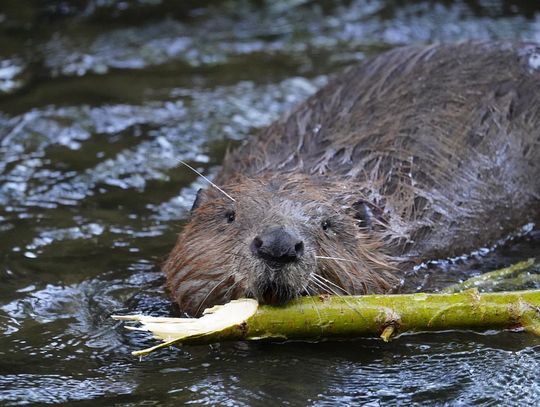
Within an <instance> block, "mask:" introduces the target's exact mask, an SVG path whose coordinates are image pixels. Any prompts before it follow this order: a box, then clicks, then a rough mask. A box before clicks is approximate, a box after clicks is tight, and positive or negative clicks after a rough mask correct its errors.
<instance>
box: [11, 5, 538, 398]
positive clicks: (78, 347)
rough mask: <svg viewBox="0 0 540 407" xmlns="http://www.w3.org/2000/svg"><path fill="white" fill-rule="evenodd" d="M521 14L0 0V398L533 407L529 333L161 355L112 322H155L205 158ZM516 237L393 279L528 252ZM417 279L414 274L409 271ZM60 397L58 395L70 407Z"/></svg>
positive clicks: (446, 272)
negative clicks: (298, 108)
mask: <svg viewBox="0 0 540 407" xmlns="http://www.w3.org/2000/svg"><path fill="white" fill-rule="evenodd" d="M537 4H538V2H536V1H520V2H505V1H500V0H483V1H481V0H478V1H401V0H394V1H382V0H375V1H342V2H330V1H321V2H315V1H306V0H288V1H279V2H273V1H270V0H268V1H262V0H253V1H213V2H211V1H195V0H190V1H173V0H138V1H129V2H128V1H120V0H78V1H59V0H54V1H38V0H26V1H20V0H1V2H0V332H1V334H0V335H1V336H0V404H5V405H17V404H31V403H66V404H76V405H86V404H92V405H123V406H138V405H182V404H187V403H190V404H193V405H250V406H251V405H261V406H262V405H265V406H266V405H276V404H285V405H317V406H325V405H358V404H360V403H366V404H368V405H379V404H382V405H411V404H417V405H422V404H423V405H444V404H450V405H473V404H474V405H501V404H502V405H535V404H538V402H539V401H540V376H539V372H540V353H539V351H540V339H538V338H536V337H533V336H532V335H529V334H525V333H516V332H502V333H500V332H485V333H481V334H479V333H467V332H449V333H440V334H430V335H415V336H406V337H402V338H401V339H399V340H396V341H394V342H392V343H390V344H384V343H381V341H378V340H359V341H350V342H328V343H319V344H305V343H287V344H245V343H237V344H221V345H213V346H201V347H190V348H184V349H171V350H170V351H163V352H160V353H157V354H155V355H151V356H149V357H147V358H145V359H144V360H142V361H139V360H138V359H135V358H133V357H132V356H131V355H130V354H129V352H130V351H131V350H134V349H138V348H141V347H144V346H147V345H150V344H152V343H153V342H152V341H150V340H148V339H147V338H145V337H144V336H141V335H137V334H136V333H130V332H126V331H125V330H124V329H123V328H122V327H121V326H119V325H118V324H117V323H115V322H114V321H112V320H111V319H110V318H109V315H110V314H111V313H113V312H114V313H122V312H123V313H127V312H141V313H147V314H152V315H169V314H170V313H171V312H173V309H172V307H171V306H170V303H169V300H168V299H167V297H166V296H165V294H164V293H163V289H162V284H163V277H162V275H161V274H160V272H159V267H158V264H159V262H160V261H161V260H162V259H163V258H164V256H165V255H166V254H167V252H168V251H169V250H170V248H171V247H172V245H173V243H174V240H175V235H176V233H177V232H178V231H179V230H180V228H181V225H182V223H183V222H184V220H185V218H186V215H187V211H188V210H189V207H190V206H191V202H192V200H193V198H194V191H196V190H197V189H198V188H199V186H201V185H202V184H201V181H200V180H197V179H196V177H195V176H194V175H193V174H192V173H190V172H188V171H186V169H185V168H182V167H178V166H177V160H178V159H183V160H189V161H190V162H193V163H195V164H196V165H197V167H198V168H200V169H202V170H204V171H205V172H206V173H209V174H214V173H215V172H216V171H217V170H218V168H219V162H220V160H221V157H222V155H223V152H224V150H225V148H226V147H227V146H228V145H230V144H232V145H234V143H237V142H238V141H239V140H242V139H244V138H245V137H246V136H248V135H249V134H251V133H253V132H255V131H256V130H257V129H258V128H261V127H263V126H265V125H267V124H269V123H270V122H271V121H272V120H273V119H275V118H276V117H277V116H278V115H280V114H281V113H283V112H285V111H287V110H288V109H290V108H292V107H293V106H294V105H295V104H297V103H298V102H300V101H301V100H303V99H305V98H306V97H307V96H308V95H310V94H311V93H313V92H314V91H315V90H316V89H317V88H318V87H320V86H322V85H323V84H324V83H325V81H326V80H327V75H329V74H330V73H332V72H336V71H339V69H341V68H342V67H344V66H346V65H349V64H352V63H355V62H356V61H358V60H362V59H364V58H366V57H369V56H371V55H375V54H377V53H379V52H381V51H383V50H386V49H390V48H392V47H395V46H399V45H402V44H410V43H430V42H434V41H440V42H450V41H456V40H461V39H473V38H474V39H496V38H512V39H529V40H536V41H538V42H540V13H539V12H537V11H536V8H535V5H537ZM539 251H540V237H539V236H538V233H537V234H536V235H535V234H532V235H529V236H528V237H527V238H525V239H521V240H519V241H518V242H515V243H514V244H510V245H507V246H505V247H503V248H502V249H500V250H498V251H497V252H496V253H492V254H490V255H487V256H484V257H480V258H473V259H470V260H468V261H467V262H465V263H464V264H457V265H446V266H444V267H442V269H436V270H435V269H430V270H427V271H422V272H421V273H417V275H414V276H411V281H413V283H411V284H412V285H418V287H419V288H420V289H423V290H430V289H435V288H437V287H438V286H443V285H445V284H448V283H450V282H454V281H456V280H457V279H459V278H465V277H467V276H469V275H474V274H477V273H478V272H480V271H481V270H488V269H491V268H494V267H498V266H501V265H504V264H508V263H510V262H512V261H516V260H517V259H520V258H524V257H527V256H531V255H534V254H538V253H539ZM423 276H425V277H423ZM75 402H78V403H75Z"/></svg>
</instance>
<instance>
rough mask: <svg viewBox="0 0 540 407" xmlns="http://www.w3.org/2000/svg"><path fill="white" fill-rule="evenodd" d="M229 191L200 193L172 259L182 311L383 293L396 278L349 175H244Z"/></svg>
mask: <svg viewBox="0 0 540 407" xmlns="http://www.w3.org/2000/svg"><path fill="white" fill-rule="evenodd" d="M223 190H225V191H227V194H223V193H222V192H220V191H218V190H216V189H214V188H210V189H206V190H200V191H199V193H198V195H197V199H196V200H195V203H194V205H193V208H192V214H191V219H190V221H189V223H188V224H187V225H186V227H185V228H184V230H183V232H182V233H181V235H180V236H179V239H178V242H177V244H176V247H175V248H174V250H173V251H172V253H171V254H170V256H169V258H168V260H167V261H166V263H165V267H164V268H165V271H166V273H167V275H168V278H167V282H168V288H169V290H170V292H171V293H172V295H173V296H174V298H175V300H176V301H177V302H178V304H179V305H180V308H181V309H182V310H183V311H185V312H187V313H189V314H192V315H198V314H200V312H201V311H202V310H204V308H206V307H208V306H211V305H214V304H220V303H225V302H227V301H230V300H231V299H235V298H239V297H253V298H255V299H257V300H258V301H259V302H261V303H265V304H273V305H279V304H283V303H285V302H287V301H288V300H291V299H293V298H295V297H298V296H301V295H313V294H322V293H335V294H363V293H367V292H383V291H385V290H387V289H388V288H389V287H390V285H391V283H392V282H393V277H392V275H391V273H389V271H388V270H389V269H391V267H390V264H389V260H388V257H387V256H386V255H385V254H384V253H383V252H382V249H381V245H382V242H381V239H380V238H379V237H378V236H379V233H378V232H377V228H378V221H377V219H376V218H373V217H372V209H371V208H370V206H369V204H368V203H366V202H365V201H364V200H363V199H362V198H361V197H358V196H353V194H352V193H351V191H354V189H351V186H350V185H345V184H344V183H343V181H332V180H330V179H326V180H316V179H315V180H314V179H311V178H308V177H305V176H302V175H295V174H288V175H285V176H284V175H280V176H266V177H259V178H256V179H250V178H244V177H241V178H238V179H236V180H234V182H232V183H231V184H230V185H225V186H223ZM227 195H228V196H227Z"/></svg>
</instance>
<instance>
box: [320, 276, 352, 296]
mask: <svg viewBox="0 0 540 407" xmlns="http://www.w3.org/2000/svg"><path fill="white" fill-rule="evenodd" d="M313 276H314V277H315V278H317V279H318V280H319V281H321V280H322V281H324V282H325V283H328V284H331V285H333V286H334V287H336V288H337V289H338V290H341V291H343V292H344V293H345V294H347V295H351V293H350V292H348V291H347V290H346V289H345V288H343V287H341V286H339V285H337V284H336V283H334V282H333V281H330V280H328V279H327V278H324V277H323V276H321V275H320V274H317V273H313Z"/></svg>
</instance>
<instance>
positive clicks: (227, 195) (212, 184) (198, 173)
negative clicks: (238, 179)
mask: <svg viewBox="0 0 540 407" xmlns="http://www.w3.org/2000/svg"><path fill="white" fill-rule="evenodd" d="M178 162H179V163H180V164H184V165H185V166H186V167H188V168H189V169H190V170H191V171H193V172H194V173H195V174H197V175H198V176H199V177H201V178H202V179H204V180H205V181H206V182H208V183H209V184H210V185H211V186H213V187H214V188H216V189H217V190H218V191H219V192H221V193H222V194H223V195H225V196H226V197H227V198H229V199H230V200H231V201H233V202H236V200H235V199H234V198H233V197H232V196H230V195H229V194H228V193H227V192H225V191H224V190H222V189H221V188H220V187H218V186H217V185H216V184H214V183H213V182H212V181H210V180H209V179H208V178H206V177H205V176H204V175H202V174H201V173H200V172H199V171H197V170H196V169H195V168H193V167H192V166H191V165H189V164H188V163H186V162H185V161H182V160H178Z"/></svg>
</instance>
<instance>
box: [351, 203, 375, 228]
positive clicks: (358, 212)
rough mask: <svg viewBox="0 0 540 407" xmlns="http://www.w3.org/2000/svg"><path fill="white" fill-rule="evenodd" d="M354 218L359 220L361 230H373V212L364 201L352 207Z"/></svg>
mask: <svg viewBox="0 0 540 407" xmlns="http://www.w3.org/2000/svg"><path fill="white" fill-rule="evenodd" d="M351 209H352V216H353V218H355V219H357V220H358V226H360V227H361V228H366V229H368V230H370V229H371V224H372V220H373V212H372V211H371V209H370V207H369V206H368V204H367V202H366V201H364V200H359V201H356V202H354V203H353V204H352V205H351Z"/></svg>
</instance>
